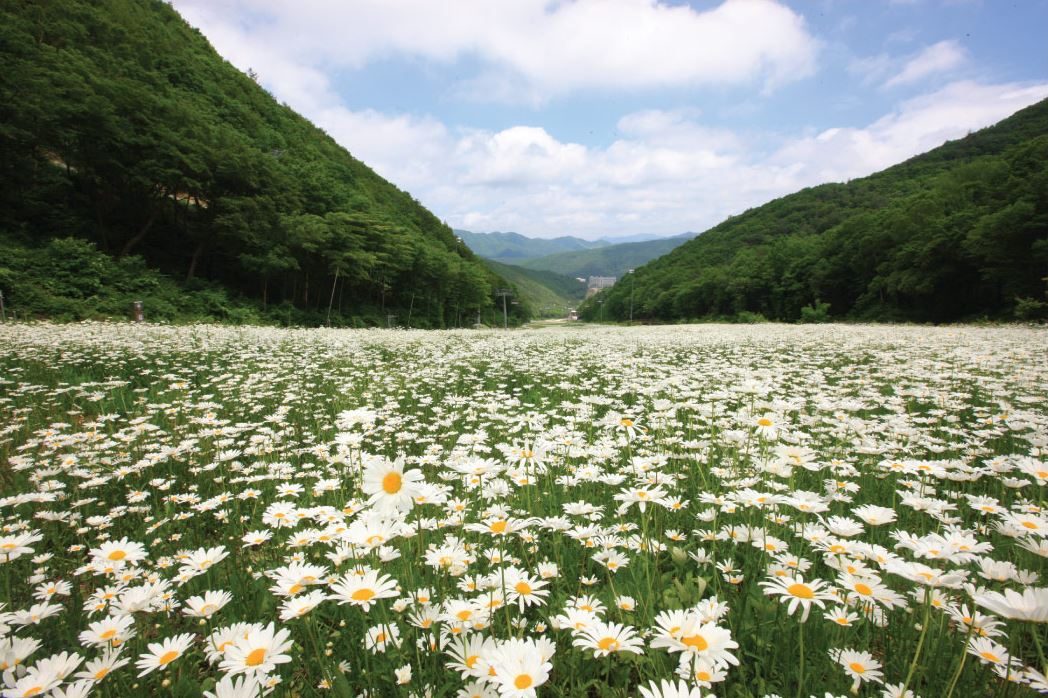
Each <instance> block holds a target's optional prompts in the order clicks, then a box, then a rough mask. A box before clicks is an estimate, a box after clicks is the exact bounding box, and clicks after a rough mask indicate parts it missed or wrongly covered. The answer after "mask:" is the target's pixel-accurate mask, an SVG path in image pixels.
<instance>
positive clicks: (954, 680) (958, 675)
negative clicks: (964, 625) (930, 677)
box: [945, 619, 975, 698]
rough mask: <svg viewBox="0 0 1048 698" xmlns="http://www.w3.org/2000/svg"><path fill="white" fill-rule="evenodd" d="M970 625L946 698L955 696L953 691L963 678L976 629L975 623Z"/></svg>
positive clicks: (947, 688)
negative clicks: (969, 641)
mask: <svg viewBox="0 0 1048 698" xmlns="http://www.w3.org/2000/svg"><path fill="white" fill-rule="evenodd" d="M972 620H973V622H972V623H970V624H969V625H968V632H967V634H965V636H964V644H963V645H962V646H961V661H960V663H958V664H957V670H956V671H954V672H953V676H952V677H951V678H950V683H949V684H948V685H947V687H946V696H945V698H950V696H952V695H953V689H954V688H955V687H956V686H957V681H958V680H959V679H960V678H961V672H962V671H964V662H965V660H967V659H968V640H970V639H971V637H972V631H973V630H974V629H975V622H974V619H972Z"/></svg>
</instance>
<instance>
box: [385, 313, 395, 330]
mask: <svg viewBox="0 0 1048 698" xmlns="http://www.w3.org/2000/svg"><path fill="white" fill-rule="evenodd" d="M395 317H396V315H393V314H392V313H390V314H388V315H386V329H387V330H391V329H393V318H395Z"/></svg>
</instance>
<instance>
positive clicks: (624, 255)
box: [518, 233, 696, 278]
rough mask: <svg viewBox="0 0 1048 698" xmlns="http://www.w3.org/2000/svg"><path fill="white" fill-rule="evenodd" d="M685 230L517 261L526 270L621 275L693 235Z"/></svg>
mask: <svg viewBox="0 0 1048 698" xmlns="http://www.w3.org/2000/svg"><path fill="white" fill-rule="evenodd" d="M695 235H696V233H684V234H682V235H677V236H676V237H671V238H657V239H655V240H649V241H646V242H628V243H623V244H618V245H608V246H606V247H599V248H596V249H590V250H574V251H571V252H560V253H558V254H551V255H546V256H545V257H539V258H537V259H527V260H522V261H520V262H518V264H519V265H520V266H522V267H525V268H527V269H544V270H546V271H552V272H556V273H558V274H563V275H564V276H570V277H588V276H616V277H620V278H621V277H622V276H624V275H625V274H626V272H627V271H629V270H630V269H634V268H636V267H639V266H641V265H642V264H646V263H647V262H650V261H651V260H653V259H655V258H656V257H661V256H662V255H664V254H666V253H668V252H670V251H671V250H674V249H676V248H677V247H680V246H681V245H683V244H684V243H686V242H687V241H688V240H690V239H692V238H693V237H695Z"/></svg>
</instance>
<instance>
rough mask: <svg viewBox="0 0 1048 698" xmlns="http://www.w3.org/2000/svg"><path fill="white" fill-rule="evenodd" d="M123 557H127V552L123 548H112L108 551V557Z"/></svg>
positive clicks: (117, 558) (115, 559)
mask: <svg viewBox="0 0 1048 698" xmlns="http://www.w3.org/2000/svg"><path fill="white" fill-rule="evenodd" d="M125 557H127V553H126V552H124V551H123V550H114V551H113V552H111V553H109V559H110V560H113V561H117V560H123V559H124V558H125Z"/></svg>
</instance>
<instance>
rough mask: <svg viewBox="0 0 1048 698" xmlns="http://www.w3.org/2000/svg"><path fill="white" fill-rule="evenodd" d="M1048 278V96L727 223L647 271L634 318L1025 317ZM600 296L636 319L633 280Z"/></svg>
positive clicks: (1042, 301) (1044, 308)
mask: <svg viewBox="0 0 1048 698" xmlns="http://www.w3.org/2000/svg"><path fill="white" fill-rule="evenodd" d="M1045 277H1048V101H1043V102H1040V103H1038V104H1036V105H1033V106H1031V107H1028V108H1026V109H1024V110H1022V111H1020V112H1018V113H1016V114H1014V115H1013V116H1011V117H1009V118H1008V119H1005V120H1004V121H1002V122H1000V123H998V124H997V125H995V126H992V127H990V128H987V129H983V130H982V131H979V132H976V133H973V134H970V135H969V136H967V137H965V138H963V139H960V140H957V141H953V142H950V143H947V144H945V145H943V146H941V147H939V148H936V149H934V150H932V151H930V152H928V153H926V154H924V155H920V156H918V157H915V158H912V159H911V160H908V161H906V162H904V163H902V164H900V165H897V166H895V167H891V168H889V169H887V170H884V171H882V172H879V173H877V174H874V175H871V176H869V177H866V178H863V179H857V180H853V181H851V182H848V183H847V184H826V185H822V186H818V187H813V188H810V189H805V190H802V191H800V192H797V193H796V194H792V195H789V196H785V197H783V198H781V199H777V200H775V201H772V202H770V203H768V204H766V205H764V206H761V207H759V208H755V209H752V210H749V211H747V212H745V213H743V214H742V215H739V216H735V217H733V218H730V219H728V220H726V221H724V222H723V223H721V224H720V225H717V226H716V227H714V228H712V229H710V230H708V231H707V232H705V233H703V234H702V235H700V236H699V237H697V238H696V239H694V240H691V241H690V242H688V243H686V244H684V245H682V246H681V247H679V248H677V249H676V250H674V251H673V252H671V253H670V254H667V255H666V256H664V257H661V258H659V259H657V260H655V261H653V262H651V263H650V264H647V265H645V266H643V267H640V268H639V269H637V271H636V276H635V279H634V280H633V281H634V282H635V284H636V287H635V289H634V292H633V303H634V317H635V318H641V319H647V320H681V319H699V318H704V317H730V316H740V315H743V316H748V317H755V316H756V315H755V314H757V313H759V314H761V315H763V316H764V317H766V318H769V319H776V320H787V321H792V320H797V319H800V318H801V317H802V314H803V316H804V317H806V318H809V319H819V318H821V317H824V316H832V317H848V318H857V319H878V320H911V321H926V322H927V321H930V322H949V321H957V320H964V319H976V318H980V317H988V318H1020V319H1027V318H1035V317H1039V316H1040V317H1043V316H1044V315H1045V314H1046V312H1048V303H1046V300H1048V299H1046V295H1045V294H1046V282H1045ZM598 298H599V299H600V300H602V301H603V304H604V309H605V313H606V314H607V317H614V318H618V319H623V318H625V317H627V316H628V314H629V305H630V286H629V285H628V284H621V283H620V284H618V285H616V286H615V287H614V288H612V289H609V290H608V291H605V292H603V293H602V294H600V295H599V297H598ZM596 300H597V299H594V300H591V301H590V302H588V303H587V305H586V306H585V307H584V308H583V317H590V318H592V317H595V316H596V315H597V313H598V305H597V303H596ZM827 304H828V305H827Z"/></svg>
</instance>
